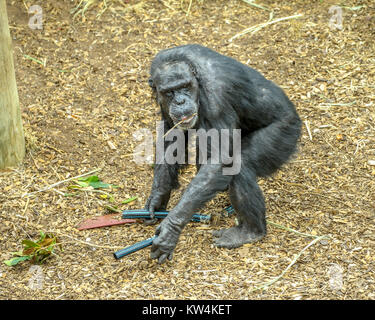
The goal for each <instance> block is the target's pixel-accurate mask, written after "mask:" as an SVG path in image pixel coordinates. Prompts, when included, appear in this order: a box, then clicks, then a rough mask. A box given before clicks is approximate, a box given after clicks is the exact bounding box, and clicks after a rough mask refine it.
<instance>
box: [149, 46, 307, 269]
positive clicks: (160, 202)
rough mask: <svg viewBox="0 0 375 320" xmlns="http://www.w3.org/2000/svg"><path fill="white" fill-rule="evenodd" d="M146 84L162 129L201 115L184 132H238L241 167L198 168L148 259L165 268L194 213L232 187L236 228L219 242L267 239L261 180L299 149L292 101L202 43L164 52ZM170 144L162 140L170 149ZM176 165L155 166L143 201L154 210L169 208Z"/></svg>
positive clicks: (223, 244)
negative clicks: (226, 171) (234, 170)
mask: <svg viewBox="0 0 375 320" xmlns="http://www.w3.org/2000/svg"><path fill="white" fill-rule="evenodd" d="M190 78H191V79H192V80H191V84H190V85H188V86H187V87H186V88H182V89H179V88H178V89H176V90H174V89H173V90H170V93H166V92H169V91H163V90H164V88H165V86H166V85H167V87H174V86H176V87H178V85H177V84H178V83H180V82H181V81H184V80H186V79H190ZM149 83H150V86H151V87H152V88H153V90H154V92H155V94H156V99H157V101H158V103H159V105H160V107H161V111H162V112H161V113H162V120H163V121H164V131H165V132H166V131H167V130H169V129H170V128H172V127H173V126H174V124H176V123H177V122H178V121H179V120H181V119H185V118H186V117H190V116H191V115H194V112H195V113H196V114H197V116H196V117H193V120H191V123H190V122H189V123H188V124H186V125H185V126H184V125H182V127H181V129H184V130H186V129H189V128H194V129H200V128H201V129H205V130H209V129H211V128H215V129H217V130H220V129H241V163H242V164H241V171H240V172H239V173H238V174H236V175H233V176H225V175H223V174H222V168H223V164H214V163H208V164H203V165H199V164H198V168H199V171H198V173H197V175H196V176H195V177H194V179H193V180H192V182H191V183H190V184H189V186H188V187H187V189H186V191H185V192H184V194H183V195H182V197H181V200H180V202H179V203H178V204H177V205H176V207H175V208H173V209H172V210H171V212H170V213H169V215H168V217H167V218H166V219H165V220H164V221H163V222H162V223H161V224H160V225H159V227H158V228H157V230H156V234H157V235H158V238H157V239H156V240H154V243H153V247H152V249H151V257H152V258H155V259H158V260H159V262H160V263H162V262H164V261H165V260H166V258H169V259H171V258H172V253H173V250H174V248H175V246H176V244H177V241H178V238H179V235H180V233H181V231H182V229H183V227H184V226H185V224H186V223H187V222H188V221H189V220H190V218H191V216H192V214H193V213H194V212H196V211H197V210H198V209H199V208H200V207H201V206H203V205H204V204H205V202H207V201H209V200H210V199H212V198H213V197H214V196H215V194H216V193H217V192H218V191H223V190H227V189H229V195H230V200H231V203H232V205H233V207H234V209H235V211H236V212H237V214H238V220H239V224H238V226H235V227H233V228H230V229H227V230H220V231H218V232H215V233H214V236H216V237H218V239H216V241H215V244H216V245H217V246H219V247H227V248H234V247H238V246H241V245H242V244H244V243H248V242H252V241H256V240H259V239H261V238H262V237H263V236H264V235H265V234H266V222H265V204H264V199H263V195H262V192H261V190H260V188H259V186H258V184H257V181H256V177H257V176H262V177H263V176H267V175H270V174H272V173H273V172H275V171H276V170H277V169H279V168H280V166H281V165H282V164H283V163H285V162H286V161H287V160H288V159H289V157H290V156H291V155H292V154H293V153H294V152H295V150H296V144H297V140H298V138H299V136H300V131H301V121H300V119H299V117H298V115H297V112H296V110H295V107H294V105H293V103H292V102H291V101H290V100H289V99H288V97H287V96H286V95H285V93H284V92H283V90H282V89H280V88H279V87H278V86H277V85H275V84H274V83H273V82H271V81H269V80H267V79H265V78H264V77H263V76H262V75H261V74H260V73H259V72H258V71H256V70H254V69H252V68H250V67H248V66H246V65H244V64H241V63H240V62H238V61H236V60H234V59H232V58H230V57H227V56H223V55H221V54H219V53H217V52H215V51H213V50H211V49H209V48H206V47H203V46H200V45H186V46H180V47H175V48H171V49H167V50H163V51H161V52H159V53H158V54H157V55H156V57H155V59H154V60H153V62H152V65H151V78H150V81H149ZM162 88H163V90H161V89H162ZM167 95H168V97H167ZM184 117H185V118H184ZM169 144H170V142H165V146H166V147H168V145H169ZM197 154H198V153H197ZM178 168H179V166H178V164H175V165H168V164H157V165H156V166H155V169H154V182H153V186H152V190H151V195H150V197H149V199H148V200H147V203H146V209H148V210H149V211H150V212H152V213H153V212H154V211H155V210H159V209H165V208H166V206H167V204H168V201H169V197H170V193H171V190H172V189H173V188H176V187H177V186H178V181H177V179H178Z"/></svg>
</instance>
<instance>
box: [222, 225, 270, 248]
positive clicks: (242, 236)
mask: <svg viewBox="0 0 375 320" xmlns="http://www.w3.org/2000/svg"><path fill="white" fill-rule="evenodd" d="M218 231H220V232H218V234H220V236H219V238H218V239H216V240H215V245H216V246H217V247H219V248H228V249H233V248H238V247H241V246H242V245H243V244H245V243H252V242H255V241H258V240H260V239H262V238H263V237H264V234H254V233H253V232H251V231H249V230H248V229H246V228H243V227H242V228H241V227H240V226H236V227H232V228H229V229H224V230H218Z"/></svg>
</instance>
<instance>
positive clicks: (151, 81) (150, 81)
mask: <svg viewBox="0 0 375 320" xmlns="http://www.w3.org/2000/svg"><path fill="white" fill-rule="evenodd" d="M148 85H149V86H150V87H151V88H153V87H154V81H153V80H152V78H150V79H148Z"/></svg>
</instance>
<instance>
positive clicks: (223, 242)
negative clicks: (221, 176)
mask: <svg viewBox="0 0 375 320" xmlns="http://www.w3.org/2000/svg"><path fill="white" fill-rule="evenodd" d="M229 197H230V200H231V204H232V206H233V208H234V209H235V211H236V213H237V219H238V225H237V226H235V227H232V228H229V229H222V230H218V231H214V232H213V235H214V236H215V237H219V238H218V239H216V240H215V244H216V246H218V247H225V248H236V247H240V246H242V245H243V244H244V243H250V242H254V241H257V240H260V239H261V238H263V237H264V236H265V234H266V219H265V211H266V209H265V204H264V199H263V194H262V191H261V189H260V188H259V186H258V184H257V181H256V176H255V173H254V172H253V171H252V170H251V169H250V168H248V167H246V164H244V163H243V164H242V166H241V172H240V173H239V174H237V175H235V176H233V179H232V181H231V183H230V185H229Z"/></svg>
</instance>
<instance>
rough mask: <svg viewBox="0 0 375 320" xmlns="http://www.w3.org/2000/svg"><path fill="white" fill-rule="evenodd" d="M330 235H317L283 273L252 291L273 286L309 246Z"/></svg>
mask: <svg viewBox="0 0 375 320" xmlns="http://www.w3.org/2000/svg"><path fill="white" fill-rule="evenodd" d="M326 237H328V236H320V237H317V238H315V239H314V240H313V241H311V242H310V243H309V244H308V245H307V246H306V247H304V248H303V249H302V250H301V251H300V252H299V253H298V254H297V255H296V256H295V257H294V259H293V261H292V262H291V263H290V264H289V265H288V266H287V267H286V268H285V269H284V270H283V272H281V274H280V275H279V276H277V277H275V278H274V279H272V280H270V281H267V282H265V283H263V284H262V285H261V286H259V287H255V288H253V289H251V290H250V291H251V292H252V291H256V290H259V289H263V288H265V287H269V286H271V285H272V284H274V283H275V282H276V281H278V280H280V279H281V278H282V277H283V276H284V275H285V273H287V272H288V270H289V269H290V268H291V267H292V266H293V265H294V264H295V263H296V261H297V260H298V258H299V257H300V256H301V255H302V253H303V252H305V251H306V250H307V249H308V248H310V247H311V246H312V245H313V244H315V243H317V242H318V241H320V240H322V239H324V238H326Z"/></svg>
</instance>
